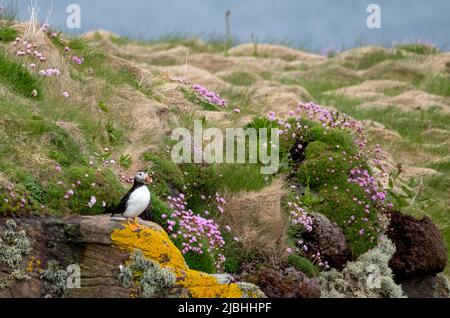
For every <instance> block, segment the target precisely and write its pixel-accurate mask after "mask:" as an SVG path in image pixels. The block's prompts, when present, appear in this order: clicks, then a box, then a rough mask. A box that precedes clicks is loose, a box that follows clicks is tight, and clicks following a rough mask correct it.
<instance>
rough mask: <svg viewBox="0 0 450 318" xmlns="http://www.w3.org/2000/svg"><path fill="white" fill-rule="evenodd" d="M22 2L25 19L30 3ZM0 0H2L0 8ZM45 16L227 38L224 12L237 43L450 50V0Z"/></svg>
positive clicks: (255, 1)
mask: <svg viewBox="0 0 450 318" xmlns="http://www.w3.org/2000/svg"><path fill="white" fill-rule="evenodd" d="M19 1H20V4H19V5H20V17H21V18H22V19H26V18H27V16H28V13H27V12H28V9H27V7H28V5H29V0H19ZM1 2H2V0H0V3H1ZM37 2H38V5H39V7H40V8H41V11H40V15H41V16H42V17H43V16H45V13H46V12H47V10H48V9H49V8H50V7H52V18H51V20H50V24H51V26H52V27H53V28H56V29H59V30H62V31H64V32H67V33H75V34H80V33H83V32H85V31H89V30H92V29H106V30H110V31H112V32H115V33H118V34H120V35H122V36H128V37H131V38H140V39H158V38H160V37H164V36H167V35H184V36H192V35H195V36H200V37H202V38H204V39H210V38H214V37H224V35H225V12H226V11H227V10H231V31H232V35H233V37H235V38H236V39H237V40H238V41H239V42H249V41H251V34H255V35H256V36H257V37H258V39H259V42H274V43H283V44H289V45H292V46H295V47H304V48H306V49H308V50H313V51H321V50H323V49H325V48H334V49H336V50H338V49H342V48H349V47H354V46H359V45H368V44H381V45H391V44H392V43H393V42H403V41H413V40H416V39H419V40H421V41H427V42H432V43H435V44H436V45H437V46H438V48H440V49H443V50H450V1H449V0H432V1H424V0H339V1H336V0H309V1H306V0H128V1H124V0H53V1H51V0H37ZM72 3H75V4H78V5H80V7H81V27H82V28H81V29H77V30H71V29H68V28H67V26H66V19H67V16H68V13H66V7H67V6H68V5H69V4H72ZM371 3H376V4H378V5H379V6H380V7H381V26H382V28H381V29H369V28H368V27H367V26H366V19H367V17H368V15H369V14H368V13H367V12H366V8H367V6H368V5H369V4H371Z"/></svg>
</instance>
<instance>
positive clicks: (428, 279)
mask: <svg viewBox="0 0 450 318" xmlns="http://www.w3.org/2000/svg"><path fill="white" fill-rule="evenodd" d="M402 289H403V291H404V292H405V294H406V295H407V296H408V298H449V297H450V285H449V281H448V279H447V277H445V276H444V275H443V274H438V275H436V276H433V275H426V276H417V277H412V278H408V279H406V280H405V281H403V282H402Z"/></svg>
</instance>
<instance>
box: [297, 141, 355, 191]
mask: <svg viewBox="0 0 450 318" xmlns="http://www.w3.org/2000/svg"><path fill="white" fill-rule="evenodd" d="M308 147H309V146H308ZM308 147H307V148H306V151H307V152H308ZM316 155H317V157H313V158H308V160H306V161H304V162H303V163H302V164H301V166H300V168H299V171H298V178H299V182H300V183H301V184H303V185H309V186H310V187H311V190H314V191H317V190H319V189H320V188H321V187H323V186H324V185H326V184H333V185H336V186H343V187H345V186H346V185H347V183H348V181H347V179H348V176H349V175H350V171H351V170H352V168H353V167H355V166H356V165H354V164H352V163H350V162H349V160H348V159H346V156H344V155H342V154H339V153H335V152H332V151H325V152H320V153H317V154H316ZM330 158H331V159H330Z"/></svg>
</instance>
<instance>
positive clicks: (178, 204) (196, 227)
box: [162, 194, 225, 267]
mask: <svg viewBox="0 0 450 318" xmlns="http://www.w3.org/2000/svg"><path fill="white" fill-rule="evenodd" d="M216 199H217V200H218V202H222V200H221V199H222V198H221V197H220V196H217V197H216ZM168 203H169V208H170V209H171V210H172V212H171V214H170V215H166V214H163V215H162V218H163V219H165V220H166V223H167V225H168V226H167V229H168V231H169V232H170V233H172V234H171V235H172V237H173V238H179V237H181V238H182V239H183V242H182V243H181V252H182V253H183V254H186V253H188V252H189V251H192V252H195V253H198V254H203V249H204V248H206V249H207V251H208V252H216V253H217V254H216V255H217V260H216V265H217V266H218V267H220V265H221V264H222V263H223V262H224V261H225V257H224V256H223V255H222V254H221V253H220V252H219V251H220V249H221V248H222V247H223V246H224V244H225V241H224V239H223V237H222V234H221V232H220V230H219V225H218V224H217V223H216V222H215V221H214V220H213V219H206V218H204V217H202V216H200V215H199V214H195V213H194V212H193V211H192V210H191V209H189V208H188V207H187V203H186V198H185V196H184V194H179V195H178V196H176V197H170V196H169V197H168ZM204 244H207V245H206V246H204Z"/></svg>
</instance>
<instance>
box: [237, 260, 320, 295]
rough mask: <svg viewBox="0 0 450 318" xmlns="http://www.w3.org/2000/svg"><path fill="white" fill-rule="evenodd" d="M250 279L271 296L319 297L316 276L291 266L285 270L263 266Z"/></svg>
mask: <svg viewBox="0 0 450 318" xmlns="http://www.w3.org/2000/svg"><path fill="white" fill-rule="evenodd" d="M245 279H250V281H252V283H254V284H256V285H258V286H259V287H260V288H261V290H262V291H263V292H264V294H265V295H266V296H267V297H269V298H318V297H320V287H319V283H318V280H317V279H316V278H308V277H307V276H306V275H305V274H303V273H302V272H300V271H298V270H296V269H294V268H292V267H289V268H286V269H284V270H278V269H274V268H263V269H262V270H260V271H259V272H257V273H255V274H253V278H245Z"/></svg>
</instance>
